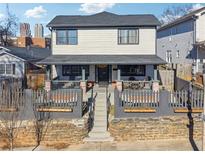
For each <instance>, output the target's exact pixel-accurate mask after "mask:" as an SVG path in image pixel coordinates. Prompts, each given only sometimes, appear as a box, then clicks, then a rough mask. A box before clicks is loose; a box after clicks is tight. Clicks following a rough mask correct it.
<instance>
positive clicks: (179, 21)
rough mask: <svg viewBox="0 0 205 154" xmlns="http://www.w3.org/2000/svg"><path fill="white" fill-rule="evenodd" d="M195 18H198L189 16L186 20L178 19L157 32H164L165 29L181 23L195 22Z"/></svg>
mask: <svg viewBox="0 0 205 154" xmlns="http://www.w3.org/2000/svg"><path fill="white" fill-rule="evenodd" d="M195 17H196V15H192V16H188V17H186V18H184V19H180V20H178V19H176V20H175V21H173V22H171V23H168V24H166V25H164V26H162V27H160V28H159V29H158V30H157V31H162V30H164V29H167V28H170V27H172V26H175V25H177V24H180V23H182V22H185V21H189V20H195Z"/></svg>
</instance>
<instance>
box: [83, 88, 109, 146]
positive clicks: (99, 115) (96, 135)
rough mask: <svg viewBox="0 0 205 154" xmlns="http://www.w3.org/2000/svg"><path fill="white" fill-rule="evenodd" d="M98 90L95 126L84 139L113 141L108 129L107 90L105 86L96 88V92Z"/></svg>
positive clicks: (86, 140) (87, 140)
mask: <svg viewBox="0 0 205 154" xmlns="http://www.w3.org/2000/svg"><path fill="white" fill-rule="evenodd" d="M96 92H97V97H96V101H95V112H94V126H93V128H92V130H91V131H90V133H89V134H88V137H87V138H85V139H84V141H85V142H105V141H113V138H112V137H110V133H109V132H108V131H107V105H106V91H105V88H104V87H102V88H101V87H97V88H94V93H96Z"/></svg>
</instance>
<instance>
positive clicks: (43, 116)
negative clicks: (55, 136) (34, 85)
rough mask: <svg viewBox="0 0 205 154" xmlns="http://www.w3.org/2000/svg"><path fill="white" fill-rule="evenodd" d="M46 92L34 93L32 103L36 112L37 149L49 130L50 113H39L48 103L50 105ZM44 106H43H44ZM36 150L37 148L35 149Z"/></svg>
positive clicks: (38, 91)
mask: <svg viewBox="0 0 205 154" xmlns="http://www.w3.org/2000/svg"><path fill="white" fill-rule="evenodd" d="M48 100H49V99H48V97H47V92H46V91H43V90H42V91H41V90H37V91H32V103H33V112H34V120H35V121H34V128H35V135H36V147H38V146H39V145H40V142H41V140H42V138H43V136H44V135H45V134H46V131H47V128H48V126H49V123H50V121H51V120H50V118H51V116H50V112H44V111H39V110H38V109H39V108H42V107H43V106H44V105H45V104H46V103H48ZM42 105H43V106H42ZM34 149H35V148H34Z"/></svg>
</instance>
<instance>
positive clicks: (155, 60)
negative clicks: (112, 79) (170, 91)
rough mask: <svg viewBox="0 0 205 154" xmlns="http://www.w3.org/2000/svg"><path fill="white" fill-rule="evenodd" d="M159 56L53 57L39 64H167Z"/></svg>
mask: <svg viewBox="0 0 205 154" xmlns="http://www.w3.org/2000/svg"><path fill="white" fill-rule="evenodd" d="M165 63H166V62H165V61H164V60H162V59H161V58H160V57H158V56H157V55H52V56H49V57H47V58H45V59H44V60H42V61H40V62H38V64H43V65H49V64H53V65H54V64H75V65H76V64H165Z"/></svg>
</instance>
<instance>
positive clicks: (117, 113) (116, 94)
mask: <svg viewBox="0 0 205 154" xmlns="http://www.w3.org/2000/svg"><path fill="white" fill-rule="evenodd" d="M119 94H120V92H119V91H118V89H117V88H115V89H114V117H115V118H119V117H120V111H121V109H120V108H121V106H120V97H119Z"/></svg>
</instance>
